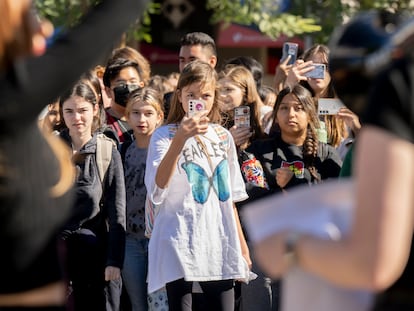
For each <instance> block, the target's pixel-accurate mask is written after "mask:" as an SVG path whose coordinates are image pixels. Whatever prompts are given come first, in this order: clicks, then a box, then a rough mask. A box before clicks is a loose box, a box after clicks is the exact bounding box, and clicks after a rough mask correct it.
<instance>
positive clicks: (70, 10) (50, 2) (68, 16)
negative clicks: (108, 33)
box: [34, 0, 99, 27]
mask: <svg viewBox="0 0 414 311" xmlns="http://www.w3.org/2000/svg"><path fill="white" fill-rule="evenodd" d="M98 2H99V0H35V1H34V3H35V5H36V8H37V10H38V11H39V14H40V15H41V16H43V17H45V18H47V19H49V20H50V21H51V22H52V23H53V24H54V25H55V26H57V27H71V26H73V25H75V24H76V23H77V22H78V21H79V19H80V18H81V17H82V15H83V14H85V12H87V10H88V9H89V8H90V6H92V5H96V4H97V3H98Z"/></svg>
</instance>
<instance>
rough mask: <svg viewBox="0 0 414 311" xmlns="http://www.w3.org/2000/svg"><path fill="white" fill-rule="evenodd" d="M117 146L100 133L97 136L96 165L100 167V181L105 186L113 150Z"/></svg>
mask: <svg viewBox="0 0 414 311" xmlns="http://www.w3.org/2000/svg"><path fill="white" fill-rule="evenodd" d="M114 146H115V142H114V141H113V140H112V139H110V138H108V137H106V136H105V135H104V134H102V133H99V134H97V136H96V164H97V166H98V173H99V179H100V180H101V183H102V184H103V181H104V179H105V174H106V171H107V170H108V167H109V164H110V163H111V160H112V148H113V147H114Z"/></svg>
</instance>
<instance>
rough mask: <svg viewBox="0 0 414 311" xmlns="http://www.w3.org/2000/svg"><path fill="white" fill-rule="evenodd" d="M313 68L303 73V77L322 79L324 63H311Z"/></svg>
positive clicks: (323, 76) (324, 68)
mask: <svg viewBox="0 0 414 311" xmlns="http://www.w3.org/2000/svg"><path fill="white" fill-rule="evenodd" d="M311 66H314V67H315V68H314V69H312V70H311V71H309V72H307V73H305V74H304V76H305V77H308V78H313V79H324V78H325V70H326V65H325V64H312V65H311Z"/></svg>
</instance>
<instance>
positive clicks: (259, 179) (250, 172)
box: [241, 155, 269, 189]
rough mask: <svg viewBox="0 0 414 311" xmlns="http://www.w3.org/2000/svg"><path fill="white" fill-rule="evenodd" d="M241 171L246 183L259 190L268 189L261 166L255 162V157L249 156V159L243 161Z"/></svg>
mask: <svg viewBox="0 0 414 311" xmlns="http://www.w3.org/2000/svg"><path fill="white" fill-rule="evenodd" d="M241 171H242V174H243V176H244V177H245V178H246V181H247V182H248V183H250V184H252V185H254V186H256V187H259V188H265V189H269V185H268V184H267V181H266V177H265V174H264V172H263V167H262V164H261V163H260V162H259V161H257V159H256V157H255V156H253V155H249V158H247V159H246V160H244V161H243V163H242V165H241Z"/></svg>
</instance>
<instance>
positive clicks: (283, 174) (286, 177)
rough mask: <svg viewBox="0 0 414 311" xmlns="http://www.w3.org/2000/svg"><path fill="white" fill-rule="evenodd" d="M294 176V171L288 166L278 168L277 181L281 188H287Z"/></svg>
mask: <svg viewBox="0 0 414 311" xmlns="http://www.w3.org/2000/svg"><path fill="white" fill-rule="evenodd" d="M292 177H293V172H292V171H291V170H290V169H289V168H288V167H281V168H278V169H276V183H277V184H278V186H279V187H280V188H285V186H286V185H287V184H288V182H289V181H290V180H291V179H292Z"/></svg>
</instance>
